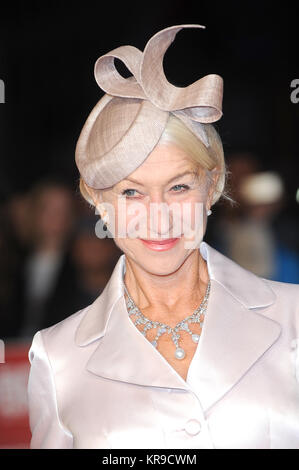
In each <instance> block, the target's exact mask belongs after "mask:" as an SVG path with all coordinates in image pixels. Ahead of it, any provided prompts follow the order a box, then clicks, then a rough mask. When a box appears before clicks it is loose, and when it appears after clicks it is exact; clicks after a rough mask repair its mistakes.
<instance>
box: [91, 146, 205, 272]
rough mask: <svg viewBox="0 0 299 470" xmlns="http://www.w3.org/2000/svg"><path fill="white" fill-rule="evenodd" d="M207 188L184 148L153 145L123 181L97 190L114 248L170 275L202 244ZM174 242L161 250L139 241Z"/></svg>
mask: <svg viewBox="0 0 299 470" xmlns="http://www.w3.org/2000/svg"><path fill="white" fill-rule="evenodd" d="M208 188H209V185H208V181H207V176H206V173H205V172H204V171H203V170H202V171H200V173H199V171H198V170H197V169H196V165H195V164H194V163H193V162H192V160H190V158H188V156H187V155H186V153H185V152H184V151H183V150H181V149H180V148H179V147H177V146H175V145H174V144H170V143H168V144H159V145H157V146H156V147H155V149H154V150H153V152H152V153H151V154H150V155H149V156H148V157H147V159H146V161H145V162H144V163H143V164H142V165H141V166H139V167H138V168H137V169H136V170H135V171H134V172H132V173H131V174H130V175H129V176H128V177H127V178H126V179H123V180H122V181H120V182H119V183H117V184H116V185H114V186H113V187H112V188H109V189H105V190H102V191H101V196H102V203H104V204H103V206H104V207H105V208H106V209H107V210H108V217H109V222H108V229H109V231H110V232H111V233H112V234H113V237H114V241H115V243H116V245H117V246H118V247H119V248H120V249H121V250H122V251H123V252H124V253H125V255H126V256H127V257H128V258H130V260H131V261H134V262H135V263H137V264H138V265H139V266H140V267H141V268H143V269H144V270H146V271H148V272H150V273H153V274H159V275H165V274H169V273H172V272H174V271H175V270H176V269H178V268H179V267H180V266H181V264H182V263H183V262H184V261H185V259H186V258H187V257H188V256H189V255H190V253H191V252H192V251H193V250H194V249H197V248H198V246H199V244H200V242H201V241H202V238H203V235H204V232H205V229H206V210H207V208H209V207H210V197H209V193H211V191H209V190H208ZM103 206H102V207H103ZM99 211H100V212H102V211H101V209H100V208H99ZM173 238H175V239H176V240H175V243H168V244H166V245H164V246H163V245H161V244H160V245H157V244H148V243H146V242H143V241H142V240H156V241H158V240H160V241H164V242H165V240H166V239H167V240H168V239H173Z"/></svg>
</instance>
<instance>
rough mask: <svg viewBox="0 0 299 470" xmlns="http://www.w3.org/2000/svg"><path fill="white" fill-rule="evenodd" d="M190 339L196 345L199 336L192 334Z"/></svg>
mask: <svg viewBox="0 0 299 470" xmlns="http://www.w3.org/2000/svg"><path fill="white" fill-rule="evenodd" d="M191 338H192V341H193V342H194V343H198V341H199V335H197V334H195V333H194V334H193V335H192V336H191Z"/></svg>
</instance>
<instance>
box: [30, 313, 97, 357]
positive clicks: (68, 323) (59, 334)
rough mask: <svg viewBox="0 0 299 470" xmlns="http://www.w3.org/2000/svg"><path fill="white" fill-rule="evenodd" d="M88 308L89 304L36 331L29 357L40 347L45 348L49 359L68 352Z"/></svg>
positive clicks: (73, 343)
mask: <svg viewBox="0 0 299 470" xmlns="http://www.w3.org/2000/svg"><path fill="white" fill-rule="evenodd" d="M89 308H90V305H88V306H86V307H84V308H82V309H80V310H78V311H77V312H75V313H73V314H72V315H69V316H68V317H66V318H65V319H63V320H61V321H60V322H58V323H55V324H54V325H52V326H49V327H47V328H43V329H41V330H39V331H37V332H36V333H35V335H34V337H33V340H32V344H31V348H30V351H29V357H31V358H32V357H33V355H34V354H35V353H38V351H39V350H40V349H41V348H42V349H44V350H45V352H46V353H47V355H48V356H49V359H50V357H54V356H57V357H59V356H60V357H63V355H64V354H68V353H70V352H71V351H72V349H73V348H74V346H75V334H76V331H77V328H78V326H79V324H80V322H81V320H82V318H83V317H84V315H85V313H86V311H87V310H88V309H89Z"/></svg>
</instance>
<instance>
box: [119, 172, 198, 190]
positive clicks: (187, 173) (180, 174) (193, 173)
mask: <svg viewBox="0 0 299 470" xmlns="http://www.w3.org/2000/svg"><path fill="white" fill-rule="evenodd" d="M196 174H197V173H196V171H190V170H188V171H184V172H183V173H179V174H178V175H176V176H173V178H171V179H170V180H169V181H167V183H166V184H169V183H171V182H172V181H175V180H177V179H178V178H182V176H185V175H196ZM123 181H131V182H132V183H135V184H139V185H140V186H143V183H141V182H139V181H137V180H135V179H133V178H125V179H124V180H123Z"/></svg>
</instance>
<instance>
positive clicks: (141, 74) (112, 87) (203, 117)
mask: <svg viewBox="0 0 299 470" xmlns="http://www.w3.org/2000/svg"><path fill="white" fill-rule="evenodd" d="M183 28H205V26H202V25H196V24H190V25H189V24H188V25H179V26H171V27H169V28H166V29H163V30H162V31H160V32H158V33H156V34H155V35H154V36H153V37H152V38H151V39H150V40H149V41H148V42H147V44H146V46H145V49H144V51H143V52H141V51H140V50H139V49H137V48H136V47H134V46H121V47H118V48H116V49H113V50H112V51H110V52H108V53H107V54H105V55H103V56H101V57H99V59H98V60H97V61H96V63H95V67H94V75H95V79H96V82H97V84H98V85H99V87H100V88H101V89H102V90H103V91H105V93H106V94H105V95H104V96H103V98H101V100H100V101H99V102H98V103H97V105H96V106H95V107H94V109H93V110H92V112H91V113H90V115H89V117H88V119H87V121H86V123H85V125H84V127H83V129H82V131H81V134H80V136H79V139H78V142H77V146H76V154H75V159H76V164H77V166H78V169H79V171H80V173H81V176H82V178H83V179H84V181H85V182H86V183H87V184H88V185H89V186H90V187H93V188H95V189H104V188H108V187H111V186H113V185H114V184H116V183H117V182H119V181H120V180H122V179H123V178H125V177H127V176H128V175H129V174H130V173H132V172H133V171H134V170H136V168H137V167H138V166H140V165H141V164H142V163H143V161H144V160H145V159H146V157H147V156H148V155H149V154H150V153H151V151H152V150H153V149H154V147H155V145H156V144H157V143H158V141H159V139H160V137H161V135H162V133H163V131H164V128H165V126H166V123H167V120H168V118H169V115H170V113H171V114H174V115H175V116H176V117H177V118H179V119H180V120H181V121H183V122H184V124H185V125H186V126H187V127H188V128H189V129H190V130H191V131H192V132H193V133H194V134H195V135H196V136H197V137H198V138H199V139H200V140H201V141H202V142H203V143H204V145H205V146H206V147H209V141H208V138H207V135H206V133H205V130H204V127H203V126H202V125H201V123H212V122H215V121H218V120H219V119H220V118H221V117H222V98H223V79H222V77H220V76H219V75H216V74H210V75H206V76H205V77H202V78H201V79H199V80H197V81H196V82H194V83H192V84H191V85H188V86H187V87H176V86H174V85H172V84H171V83H169V82H168V80H167V79H166V77H165V74H164V70H163V59H164V55H165V53H166V51H167V49H168V48H169V46H170V44H171V43H172V42H173V41H174V39H175V36H176V34H177V33H178V32H179V31H180V30H181V29H183ZM115 59H119V60H120V61H122V62H123V63H124V65H125V66H126V67H127V68H128V70H129V71H130V72H131V73H132V76H130V77H128V78H124V77H122V76H121V75H120V74H119V73H118V71H117V70H116V67H115Z"/></svg>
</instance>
